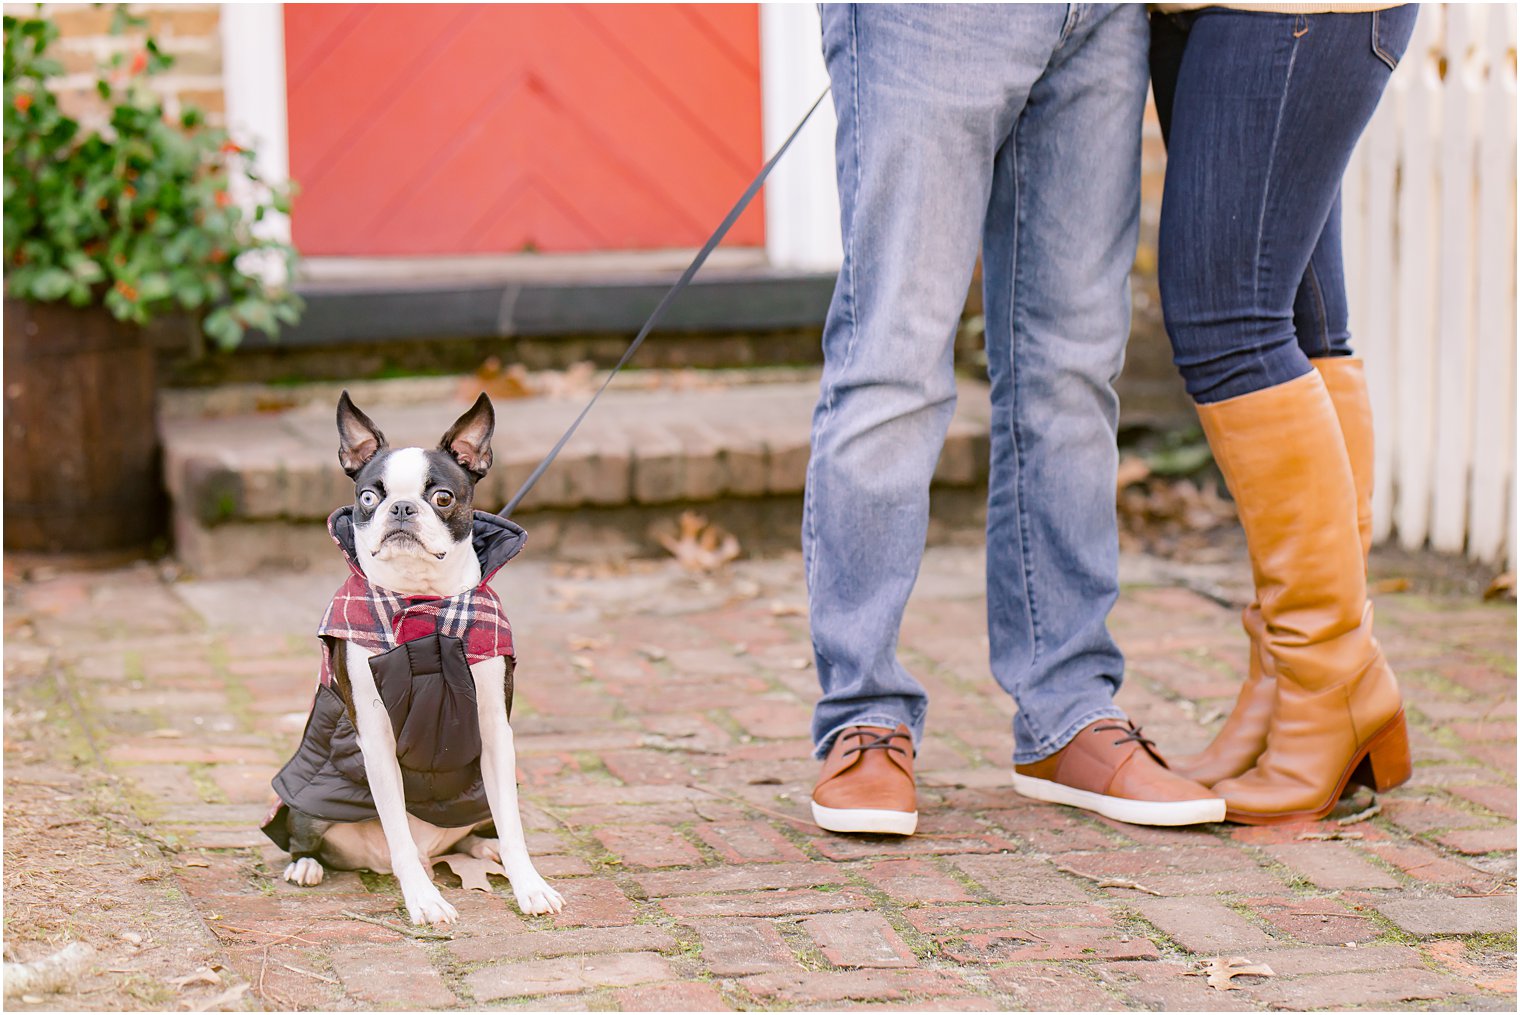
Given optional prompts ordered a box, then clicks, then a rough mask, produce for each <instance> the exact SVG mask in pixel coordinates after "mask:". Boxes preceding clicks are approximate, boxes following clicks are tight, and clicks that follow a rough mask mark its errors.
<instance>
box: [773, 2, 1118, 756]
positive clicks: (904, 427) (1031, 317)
mask: <svg viewBox="0 0 1520 1015" xmlns="http://www.w3.org/2000/svg"><path fill="white" fill-rule="evenodd" d="M822 19H823V44H824V56H825V60H826V62H827V64H828V70H829V77H830V79H831V81H832V82H833V99H834V106H835V109H836V111H837V113H838V117H839V134H838V138H837V146H836V152H837V163H838V165H837V169H838V176H839V194H840V205H841V217H842V225H843V239H844V252H845V253H844V264H843V267H842V269H841V270H840V275H839V283H838V286H837V288H836V289H835V291H834V299H833V303H832V305H831V306H830V308H829V315H828V321H827V324H826V325H825V328H824V336H823V346H824V373H823V381H822V385H821V392H820V397H819V401H818V408H817V410H816V412H815V414H814V417H813V439H812V460H811V463H810V464H809V467H808V483H807V503H806V509H805V514H804V519H803V551H804V555H805V562H806V567H807V578H808V590H809V596H810V602H811V607H810V610H811V613H810V616H811V622H812V632H813V646H814V650H815V652H816V655H817V662H818V676H819V681H820V683H821V685H822V691H823V696H822V698H821V699H820V700H819V702H818V705H817V708H816V710H815V712H814V717H813V739H814V742H815V744H816V745H817V749H818V753H819V754H820V756H821V755H822V754H824V753H826V752H827V750H828V747H829V745H830V744H831V743H832V741H833V739H834V737H835V736H836V735H837V734H838V733H839V732H840V731H841V730H842V729H844V728H845V727H847V726H854V725H874V726H888V727H895V726H896V725H897V724H898V723H905V724H907V726H908V727H909V729H911V730H912V732H913V737H914V740H915V742H918V741H920V740H921V739H922V735H923V729H924V717H925V713H926V711H927V707H928V700H927V696H926V694H925V692H924V689H923V687H922V686H921V685H920V684H919V683H918V681H917V680H915V679H914V678H913V677H912V676H911V675H909V673H908V672H907V670H906V669H904V667H903V666H902V664H901V663H900V662H899V661H898V659H897V639H898V632H899V628H900V625H901V621H902V615H903V609H904V606H905V604H906V602H907V599H908V595H909V593H910V591H911V590H912V587H913V583H914V581H915V579H916V578H917V575H918V568H919V563H920V558H921V556H922V554H923V549H924V540H925V536H926V531H927V526H928V516H929V481H930V477H931V475H932V473H933V471H934V466H935V462H936V461H937V459H938V457H939V453H940V449H941V446H942V444H943V442H944V438H945V432H946V430H947V428H948V426H949V423H950V418H951V414H952V411H953V408H954V403H955V394H956V389H955V376H954V372H953V362H952V351H953V350H952V343H953V338H954V334H955V331H956V327H957V324H958V321H959V318H960V313H961V309H962V307H963V305H964V302H965V297H966V290H967V288H968V287H969V284H970V281H971V276H972V271H973V269H974V267H975V264H976V258H977V252H978V249H980V250H981V253H982V275H983V280H984V285H985V305H986V322H987V359H988V370H989V374H990V376H991V382H992V406H993V413H992V415H993V423H992V432H991V442H992V461H991V481H990V486H991V491H990V495H989V498H988V507H987V611H988V623H989V633H990V640H991V667H992V672H993V675H994V677H996V679H997V681H998V683H999V684H1001V685H1002V686H1003V688H1004V689H1005V690H1007V691H1008V692H1009V693H1010V694H1011V695H1012V696H1013V698H1014V700H1015V702H1016V704H1017V706H1018V714H1017V716H1016V717H1015V719H1014V723H1013V725H1014V735H1015V753H1014V760H1015V761H1016V762H1018V763H1026V762H1030V761H1036V760H1038V759H1040V758H1042V757H1045V756H1047V755H1049V754H1051V753H1053V752H1054V751H1056V750H1058V749H1059V748H1061V747H1062V746H1064V745H1065V744H1066V743H1067V741H1069V740H1070V739H1071V738H1072V737H1073V736H1074V735H1075V734H1076V733H1077V732H1078V731H1079V730H1080V729H1081V728H1082V727H1083V726H1085V725H1087V724H1088V723H1090V722H1092V721H1093V720H1095V719H1099V718H1105V717H1117V716H1120V715H1122V713H1121V712H1120V711H1119V710H1118V709H1117V708H1115V706H1114V703H1113V695H1114V692H1115V691H1116V690H1117V689H1118V686H1119V682H1120V680H1121V678H1122V675H1123V668H1124V660H1123V657H1122V655H1121V654H1120V652H1119V649H1118V647H1117V646H1116V645H1115V644H1114V642H1113V639H1112V638H1111V637H1110V636H1109V633H1108V629H1107V624H1106V621H1107V616H1108V612H1109V610H1110V609H1111V608H1112V606H1113V604H1114V601H1115V599H1116V597H1117V594H1118V579H1117V570H1118V537H1117V532H1116V528H1115V517H1114V482H1115V470H1116V468H1117V457H1118V456H1117V452H1116V450H1115V426H1116V423H1117V418H1118V400H1117V398H1116V397H1115V395H1114V390H1113V381H1114V379H1115V377H1117V376H1118V373H1119V369H1120V367H1121V366H1122V364H1123V358H1124V343H1125V339H1126V337H1127V336H1128V333H1129V289H1128V273H1129V269H1130V266H1131V263H1132V262H1133V259H1134V254H1135V243H1136V238H1137V233H1138V219H1139V206H1140V190H1139V183H1140V123H1141V114H1142V110H1143V107H1144V103H1145V91H1146V48H1147V40H1148V28H1147V25H1146V20H1145V11H1144V8H1143V7H1141V6H1139V5H1107V4H1072V5H1069V6H1068V5H1063V4H1034V5H1007V6H1002V5H985V6H983V5H972V6H960V5H943V6H940V5H931V6H917V5H905V6H898V5H886V4H883V5H859V6H856V5H825V6H824V7H823V9H822Z"/></svg>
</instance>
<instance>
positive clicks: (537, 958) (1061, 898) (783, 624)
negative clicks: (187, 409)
mask: <svg viewBox="0 0 1520 1015" xmlns="http://www.w3.org/2000/svg"><path fill="white" fill-rule="evenodd" d="M1131 564H1133V562H1131ZM980 567H981V565H980V561H979V558H978V555H977V554H976V553H974V552H973V551H968V550H960V549H955V548H944V549H936V550H932V551H931V552H930V554H929V556H928V558H927V559H926V563H925V572H924V576H923V579H922V580H921V582H920V591H919V594H918V595H917V597H916V598H915V601H914V603H913V605H912V607H911V609H910V613H909V617H908V620H907V622H906V625H905V630H904V643H903V655H904V658H905V659H906V660H907V661H908V663H909V665H910V666H911V667H912V668H913V669H914V671H915V672H917V673H918V674H920V675H921V676H922V678H923V680H924V682H925V683H926V685H927V686H928V687H929V689H930V691H931V694H932V696H933V709H932V712H931V733H930V739H929V741H928V742H927V744H926V745H924V747H923V750H922V754H921V758H920V765H919V770H920V773H921V802H920V806H921V809H922V819H921V822H920V834H918V835H917V836H915V837H913V838H910V839H907V840H896V839H890V838H876V837H850V838H845V837H835V836H830V835H827V834H824V833H821V832H820V831H818V830H817V829H816V828H814V827H813V826H812V825H811V824H810V823H809V822H808V821H807V820H806V801H807V794H808V789H809V786H810V781H811V778H812V776H813V773H814V768H815V765H814V763H813V762H812V761H810V760H809V757H808V743H807V741H806V739H805V736H806V717H807V710H808V705H809V703H810V701H811V700H812V698H813V697H814V695H815V693H816V689H815V682H814V674H813V671H812V670H811V668H810V663H809V660H808V652H807V636H806V627H805V618H804V617H803V616H801V615H800V612H799V610H798V607H800V606H801V605H802V602H803V596H802V592H801V585H800V578H801V575H800V565H799V563H798V561H797V560H796V559H795V558H788V559H783V560H764V561H746V562H742V563H740V564H738V565H736V566H734V567H733V569H732V570H731V571H730V572H729V573H727V574H725V575H723V576H721V577H719V578H716V579H710V580H697V579H693V578H690V577H688V576H686V575H684V574H682V573H680V572H678V571H677V570H676V569H675V568H674V566H673V565H667V564H635V565H632V566H630V567H628V568H621V569H612V568H608V569H602V570H601V571H597V570H595V569H590V568H584V569H579V570H574V571H572V570H567V569H563V568H561V569H556V568H554V567H551V566H549V565H547V564H545V563H542V562H538V561H536V560H534V559H532V557H531V555H530V556H529V557H528V558H526V559H524V560H522V561H520V562H517V563H514V564H513V565H512V566H511V567H510V568H508V569H507V571H506V572H505V573H504V574H503V576H502V577H501V578H500V579H499V580H498V583H497V585H498V590H499V591H500V592H501V594H502V597H503V599H504V600H505V602H506V603H507V604H508V608H509V610H510V611H511V614H512V617H513V621H514V626H515V628H516V631H517V636H518V642H519V647H520V651H521V654H522V655H521V661H520V664H519V668H518V679H517V695H518V697H517V711H516V714H515V715H514V727H515V729H516V731H517V744H518V749H519V751H520V756H519V768H520V776H521V783H522V787H523V799H524V810H525V819H526V824H527V827H528V829H529V837H530V845H531V847H532V849H533V852H534V855H535V857H536V858H537V859H538V862H539V865H540V869H541V870H542V871H543V872H544V873H545V874H546V875H547V876H549V877H550V878H552V879H553V880H554V882H555V884H556V887H558V889H559V890H560V891H561V892H562V893H563V894H564V895H565V898H566V907H565V911H564V912H563V913H561V914H559V915H557V916H547V917H531V918H529V917H523V916H521V915H520V914H518V913H517V912H516V910H515V907H514V905H513V903H512V901H511V895H510V892H509V891H508V890H507V889H506V886H505V884H504V883H503V882H500V881H495V882H494V883H493V892H492V894H491V895H490V896H486V895H483V894H481V893H476V892H466V891H464V890H463V889H462V888H460V887H458V884H457V881H456V880H455V879H454V878H453V876H452V875H451V874H449V873H447V872H444V871H442V870H441V869H440V873H439V874H438V880H439V882H440V883H441V884H443V885H445V886H446V887H445V888H444V891H445V895H446V897H448V898H449V899H450V900H451V901H452V902H454V903H455V905H456V906H458V908H459V910H460V916H461V919H460V922H459V924H458V925H457V927H456V928H455V929H454V930H453V932H452V933H451V934H447V935H435V934H425V935H422V936H411V935H409V934H406V933H403V932H401V931H398V930H395V929H391V927H388V926H382V925H379V924H377V923H374V922H365V921H361V920H356V919H354V918H353V917H351V916H350V915H348V914H358V915H360V916H364V917H369V918H371V919H372V920H379V921H390V922H391V923H392V924H394V925H395V926H397V927H399V926H401V923H402V922H404V909H403V908H402V907H401V900H400V896H399V893H398V892H397V890H396V886H395V883H394V881H393V879H391V878H389V877H382V876H375V875H370V874H368V873H342V872H337V873H330V874H329V876H328V878H327V880H326V881H325V882H324V883H323V884H322V885H321V886H320V887H318V888H316V889H300V888H296V887H294V886H291V885H288V884H285V883H284V882H282V881H280V880H279V877H278V875H279V871H280V870H281V869H282V867H283V864H284V858H283V855H282V854H280V853H279V852H278V851H277V850H275V849H274V848H273V847H271V846H269V845H268V844H267V843H265V842H263V841H262V836H261V835H260V834H259V833H258V831H257V829H256V828H255V827H254V826H255V824H256V822H257V820H258V819H259V817H260V815H261V814H262V811H263V809H264V805H265V803H266V801H267V799H268V796H269V790H268V779H269V776H270V775H271V774H272V773H273V771H274V770H275V768H276V766H277V765H278V764H279V763H280V762H281V761H282V760H283V759H284V758H285V757H286V756H287V753H288V751H289V750H290V749H291V748H292V746H293V745H294V743H295V741H296V739H297V738H298V736H299V731H300V728H301V724H302V721H303V718H304V709H305V707H306V705H307V703H308V702H309V699H310V694H311V690H312V682H313V676H314V671H315V655H314V652H313V648H314V646H313V642H312V639H311V638H310V636H309V634H308V632H309V631H310V630H311V629H312V627H313V625H314V624H315V621H316V618H317V616H318V615H319V613H320V610H321V606H322V604H323V603H324V602H325V600H326V597H327V596H328V594H329V593H330V590H331V588H332V587H333V585H335V584H336V582H337V581H338V580H339V579H340V578H341V575H340V574H339V573H338V572H337V571H336V570H319V571H317V572H313V573H310V574H305V575H286V574H279V575H269V576H265V577H262V578H258V579H241V580H231V581H220V582H210V581H197V582H180V583H177V584H173V583H165V582H164V581H161V580H160V578H159V576H158V574H157V573H156V572H155V571H153V570H152V569H151V568H146V567H144V568H137V569H127V570H120V571H114V572H107V573H104V574H98V575H93V576H83V575H78V574H71V573H64V574H55V575H51V576H44V577H41V578H39V579H35V580H29V581H23V580H21V579H19V578H15V577H14V576H9V575H8V587H7V597H8V610H7V616H6V625H7V626H6V630H7V642H8V646H7V647H8V654H9V650H10V649H15V650H17V652H18V653H19V654H18V656H17V658H24V657H29V658H32V659H34V660H35V659H38V658H46V660H47V667H48V668H50V669H51V670H52V671H53V672H54V673H55V674H56V675H57V676H58V677H59V678H60V679H61V680H62V681H63V686H64V687H66V688H67V689H68V690H69V691H71V693H72V696H73V698H74V700H75V702H76V703H77V706H78V708H79V713H80V716H81V719H82V721H83V723H84V724H85V726H86V727H87V730H88V732H89V734H90V737H91V738H92V740H93V744H94V750H95V751H96V752H98V756H99V757H100V758H103V759H104V760H103V764H104V765H105V766H106V768H107V769H108V770H109V772H110V773H111V774H112V775H113V776H115V777H118V778H119V780H120V785H121V786H122V787H123V791H124V793H125V795H126V797H127V799H128V801H129V802H130V803H131V805H132V807H133V809H134V810H135V812H136V815H137V817H138V818H139V819H140V820H141V821H142V822H143V823H144V825H145V827H146V830H147V834H148V835H149V836H151V838H152V839H155V840H157V841H158V842H159V843H160V844H161V848H162V849H163V850H164V851H165V852H166V855H167V856H168V858H169V861H168V862H169V865H170V866H171V867H172V871H173V873H172V882H173V888H172V892H173V893H175V894H176V897H177V898H179V899H181V900H182V901H183V902H184V903H185V904H186V905H187V906H188V907H189V913H190V915H191V916H193V917H198V919H199V920H200V921H201V922H202V923H203V924H204V926H205V927H206V928H207V933H208V934H209V935H210V938H209V940H210V942H211V944H213V945H215V946H216V947H217V948H218V949H219V954H220V955H221V956H222V958H221V962H222V964H223V965H224V966H226V967H227V970H226V973H227V977H228V978H229V979H231V980H234V981H235V980H237V979H238V978H241V979H242V980H244V981H246V982H247V983H248V984H249V985H250V987H251V991H250V993H249V995H248V996H247V998H245V1003H258V1004H262V1005H264V1006H267V1007H271V1008H275V1007H300V1008H319V1009H329V1008H331V1009H353V1008H366V1007H376V1006H378V1007H389V1008H427V1009H434V1008H460V1007H481V1006H485V1007H507V1008H512V1007H527V1008H533V1009H556V1008H571V1009H587V1008H598V1009H607V1008H617V1009H622V1010H659V1009H702V1010H708V1009H719V1010H721V1009H750V1008H779V1009H790V1008H818V1007H822V1008H840V1007H853V1006H857V1005H861V1006H871V1007H900V1008H911V1009H919V1010H924V1009H931V1010H933V1009H937V1010H997V1009H1007V1008H1027V1009H1065V1008H1075V1009H1089V1008H1090V1009H1124V1008H1169V1009H1222V1010H1248V1009H1250V1010H1260V1009H1270V1008H1299V1007H1328V1008H1345V1007H1356V1006H1371V1007H1377V1008H1401V1007H1423V1008H1429V1007H1435V1008H1443V1009H1495V1010H1499V1009H1512V1008H1513V1004H1514V969H1515V965H1514V948H1515V938H1514V929H1515V904H1514V899H1515V896H1514V892H1515V880H1514V874H1515V788H1514V777H1515V655H1514V650H1515V640H1514V639H1515V609H1514V607H1513V606H1512V605H1508V604H1505V605H1492V604H1482V603H1478V602H1476V601H1472V600H1468V599H1457V598H1444V599H1443V598H1430V597H1422V596H1415V595H1400V596H1388V597H1384V598H1383V599H1382V600H1380V601H1379V604H1378V609H1379V618H1380V630H1381V633H1382V637H1383V640H1384V644H1385V647H1386V648H1387V650H1388V654H1389V655H1390V657H1391V658H1392V659H1393V660H1394V661H1395V663H1396V665H1398V666H1399V667H1400V670H1401V675H1402V678H1403V680H1404V684H1405V687H1406V688H1407V694H1408V698H1409V708H1410V715H1411V719H1412V724H1413V742H1414V750H1415V752H1416V764H1417V769H1416V778H1415V780H1414V782H1413V783H1412V784H1411V785H1410V786H1407V787H1405V788H1402V789H1400V790H1398V791H1395V792H1393V793H1391V794H1387V795H1385V797H1384V798H1383V799H1382V800H1381V801H1380V803H1381V808H1382V809H1381V812H1380V813H1378V814H1376V815H1374V816H1373V817H1371V818H1370V819H1367V820H1364V821H1361V822H1359V823H1356V824H1354V825H1339V824H1337V823H1335V822H1334V821H1326V822H1321V823H1319V824H1316V825H1303V826H1288V827H1276V828H1243V827H1232V826H1224V825H1221V826H1212V827H1207V828H1203V829H1196V830H1158V829H1140V828H1129V827H1126V826H1123V825H1120V824H1117V823H1114V822H1109V821H1106V820H1102V819H1099V818H1096V817H1092V816H1089V815H1086V814H1084V813H1080V812H1076V811H1071V810H1065V809H1060V808H1055V807H1051V806H1047V805H1041V804H1036V803H1033V802H1029V801H1025V800H1023V799H1021V798H1019V797H1017V796H1015V795H1014V794H1013V792H1012V791H1011V789H1010V787H1009V784H1008V754H1009V750H1010V743H1009V733H1008V719H1009V716H1010V715H1011V711H1012V710H1011V706H1010V705H1009V703H1008V701H1007V700H1006V698H1005V697H1004V696H1003V695H1002V694H1001V692H1000V691H998V689H997V688H996V686H995V685H994V684H993V682H992V681H991V679H990V678H989V677H988V676H987V675H986V671H985V663H984V661H983V657H984V653H985V620H984V615H983V610H984V606H983V602H982V599H981V595H980V584H981V576H980ZM1140 572H1141V573H1145V572H1146V569H1145V568H1141V569H1140ZM1149 573H1154V569H1151V571H1150V572H1149ZM1113 627H1114V630H1115V633H1116V635H1117V636H1118V638H1119V640H1120V642H1121V643H1122V645H1123V647H1124V648H1125V650H1126V652H1127V654H1128V657H1129V659H1130V665H1131V673H1130V677H1129V679H1128V681H1127V683H1126V686H1125V689H1124V691H1123V695H1122V698H1121V702H1122V703H1123V704H1124V705H1125V706H1126V707H1127V708H1128V709H1129V710H1130V712H1131V714H1132V715H1133V716H1134V717H1135V718H1136V719H1137V721H1139V722H1141V723H1143V724H1144V725H1145V727H1146V729H1147V731H1148V732H1149V733H1151V734H1152V735H1154V736H1155V737H1156V738H1157V739H1158V740H1159V741H1160V742H1161V743H1162V744H1163V745H1165V746H1167V747H1169V748H1171V749H1173V750H1175V751H1179V752H1180V751H1185V750H1188V749H1192V748H1196V747H1198V746H1200V745H1201V744H1202V743H1203V742H1204V741H1205V740H1206V739H1207V737H1208V734H1209V731H1210V729H1212V728H1213V727H1214V726H1217V724H1218V722H1219V720H1220V718H1221V717H1222V714H1223V711H1224V710H1225V709H1226V708H1228V705H1229V702H1230V699H1231V696H1232V695H1233V690H1234V682H1235V680H1236V679H1237V678H1238V676H1239V671H1240V667H1241V663H1242V660H1243V658H1244V654H1243V652H1242V650H1241V643H1240V640H1241V635H1240V633H1239V628H1238V625H1237V622H1236V620H1235V617H1234V615H1233V613H1232V612H1231V611H1230V610H1227V609H1225V608H1223V607H1221V606H1219V605H1217V604H1216V603H1215V602H1214V601H1212V600H1211V599H1209V598H1205V597H1203V596H1201V595H1199V594H1196V593H1195V592H1192V591H1189V590H1188V589H1187V588H1182V587H1177V586H1172V585H1165V584H1162V585H1146V584H1135V585H1131V586H1129V587H1127V589H1126V593H1125V595H1124V597H1123V601H1122V603H1121V605H1120V607H1119V609H1118V611H1117V613H1116V614H1115V616H1114V621H1113ZM8 679H9V677H8ZM10 749H11V748H10V745H9V740H8V746H7V750H8V751H10ZM91 764H93V762H91V761H89V759H88V756H86V763H85V768H87V769H88V768H89V766H90V765H91ZM1365 803H1366V801H1365V800H1361V801H1354V802H1352V804H1351V805H1350V809H1355V808H1356V807H1359V806H1363V805H1364V804H1365ZM13 862H14V861H13ZM49 862H53V861H52V858H49ZM1129 885H1138V886H1141V887H1140V888H1134V887H1127V886H1129ZM450 886H452V887H450ZM136 931H137V932H139V933H141V934H142V935H144V936H146V937H147V939H148V941H147V944H148V945H151V944H152V943H153V941H154V939H155V936H156V935H159V934H160V933H161V928H155V927H154V926H153V925H152V924H145V925H143V926H139V927H137V928H136ZM12 933H13V928H12V927H10V926H8V928H7V937H8V938H10V937H11V935H12ZM145 947H146V946H145ZM1229 955H1242V956H1246V957H1248V958H1250V959H1252V960H1254V961H1259V962H1266V963H1268V964H1270V965H1271V966H1272V967H1273V968H1274V969H1275V970H1276V972H1277V974H1278V975H1276V976H1275V977H1273V978H1270V979H1251V978H1246V979H1243V980H1241V981H1238V985H1239V986H1240V988H1241V989H1239V990H1234V991H1231V992H1228V993H1225V992H1220V991H1216V990H1214V989H1212V988H1210V987H1208V986H1207V984H1206V983H1205V981H1204V979H1203V978H1202V977H1198V976H1190V975H1188V974H1189V972H1190V971H1192V968H1193V964H1194V963H1195V962H1196V961H1197V960H1199V959H1204V958H1212V957H1215V956H1229ZM184 972H186V970H185V969H182V968H178V967H175V966H173V965H172V962H170V961H169V960H168V959H166V960H165V963H164V966H163V968H162V970H161V972H160V974H159V975H161V976H162V977H164V978H167V977H169V976H173V975H180V974H183V973H184Z"/></svg>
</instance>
